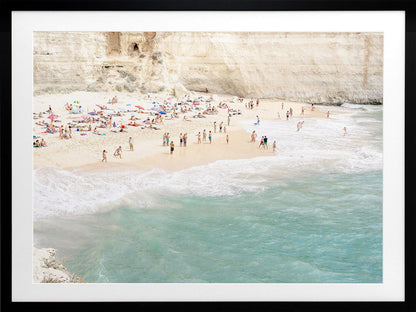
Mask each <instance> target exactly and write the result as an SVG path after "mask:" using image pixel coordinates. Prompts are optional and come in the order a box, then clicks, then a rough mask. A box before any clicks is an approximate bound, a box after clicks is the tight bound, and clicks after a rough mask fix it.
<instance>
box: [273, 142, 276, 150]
mask: <svg viewBox="0 0 416 312" xmlns="http://www.w3.org/2000/svg"><path fill="white" fill-rule="evenodd" d="M273 153H276V140H274V142H273Z"/></svg>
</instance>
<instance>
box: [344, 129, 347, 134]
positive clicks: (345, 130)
mask: <svg viewBox="0 0 416 312" xmlns="http://www.w3.org/2000/svg"><path fill="white" fill-rule="evenodd" d="M346 135H347V127H344V136H346Z"/></svg>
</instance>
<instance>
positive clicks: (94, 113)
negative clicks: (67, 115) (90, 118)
mask: <svg viewBox="0 0 416 312" xmlns="http://www.w3.org/2000/svg"><path fill="white" fill-rule="evenodd" d="M88 114H89V115H98V114H97V113H96V112H90V113H88Z"/></svg>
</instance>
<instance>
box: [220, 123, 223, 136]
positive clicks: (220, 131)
mask: <svg viewBox="0 0 416 312" xmlns="http://www.w3.org/2000/svg"><path fill="white" fill-rule="evenodd" d="M222 124H223V122H222V121H221V123H220V133H221V132H222Z"/></svg>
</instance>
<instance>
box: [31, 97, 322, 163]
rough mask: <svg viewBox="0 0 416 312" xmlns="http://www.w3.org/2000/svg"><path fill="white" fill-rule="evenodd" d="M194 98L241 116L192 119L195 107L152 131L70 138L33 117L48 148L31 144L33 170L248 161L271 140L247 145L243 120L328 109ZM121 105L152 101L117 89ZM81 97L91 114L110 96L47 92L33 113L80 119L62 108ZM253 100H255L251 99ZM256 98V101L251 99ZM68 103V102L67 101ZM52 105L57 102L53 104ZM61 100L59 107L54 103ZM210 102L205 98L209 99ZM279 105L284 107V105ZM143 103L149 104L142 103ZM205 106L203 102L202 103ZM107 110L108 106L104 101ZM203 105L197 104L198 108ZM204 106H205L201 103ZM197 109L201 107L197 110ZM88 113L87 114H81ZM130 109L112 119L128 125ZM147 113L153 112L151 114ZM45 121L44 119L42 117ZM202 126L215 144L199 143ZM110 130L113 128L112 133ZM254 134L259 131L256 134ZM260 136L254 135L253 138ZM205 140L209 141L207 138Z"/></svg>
mask: <svg viewBox="0 0 416 312" xmlns="http://www.w3.org/2000/svg"><path fill="white" fill-rule="evenodd" d="M192 94H193V97H203V98H208V97H211V98H214V99H215V100H214V101H213V102H211V103H212V105H213V106H218V103H219V102H223V103H226V104H227V105H228V107H230V108H231V109H232V110H233V111H237V110H240V111H241V115H238V114H235V115H232V117H231V122H230V126H228V125H227V115H228V113H227V109H224V108H218V114H216V115H206V116H205V118H192V117H191V116H192V115H194V114H196V113H197V112H198V110H194V111H192V112H190V113H184V114H180V113H179V118H175V119H172V120H164V122H163V124H160V125H157V126H158V127H160V130H151V129H147V128H142V127H131V126H127V131H126V132H125V133H120V132H115V131H114V130H112V129H113V128H107V129H99V130H100V131H102V132H104V133H105V134H106V135H105V136H102V135H95V134H94V133H93V132H92V131H85V132H82V133H83V136H81V135H80V134H81V132H76V131H73V132H72V138H71V139H60V138H59V134H58V133H54V134H52V135H51V134H46V133H42V132H41V131H39V130H40V129H41V127H40V126H38V125H36V121H37V120H33V131H34V132H33V134H34V135H36V136H37V137H40V138H44V139H45V140H46V142H47V144H48V147H46V148H36V149H35V148H34V151H33V154H34V155H33V156H34V157H33V168H34V169H36V168H39V167H42V166H52V167H56V168H60V169H64V170H75V169H81V170H97V169H99V170H101V169H106V168H107V169H111V168H117V169H119V168H126V169H131V168H137V169H142V170H150V169H152V168H160V169H164V170H169V171H177V170H182V169H186V168H190V167H193V166H199V165H205V164H208V163H212V162H214V161H217V160H226V159H250V158H254V157H258V156H273V155H274V153H273V152H272V144H273V142H269V150H268V151H264V150H261V149H258V148H257V144H258V142H259V141H258V140H256V143H250V142H249V140H250V133H248V132H247V131H246V130H245V129H244V127H243V125H242V122H247V121H249V122H255V121H256V118H257V116H259V118H260V120H278V119H279V118H278V116H279V114H280V119H281V120H284V119H285V114H286V110H288V109H289V108H292V109H293V118H305V119H306V118H310V117H322V118H324V117H326V113H325V112H323V111H321V110H320V109H319V108H318V107H316V109H315V110H314V111H311V105H310V104H307V103H297V102H288V101H282V100H278V99H273V100H270V99H260V104H259V107H256V105H255V104H254V108H253V109H248V108H246V107H245V105H246V103H247V102H248V101H249V100H250V99H244V100H243V102H240V101H238V102H233V101H232V99H234V100H235V98H236V97H233V96H231V95H217V94H209V93H208V94H205V93H199V94H196V93H195V92H192ZM116 95H117V96H118V97H119V103H118V104H115V105H114V107H119V106H122V105H125V104H126V103H131V104H130V105H131V106H133V107H134V106H135V105H141V106H143V107H145V108H146V109H149V108H150V106H151V104H149V103H150V102H151V101H152V100H150V101H147V102H149V103H146V100H145V99H143V98H140V99H137V98H134V97H133V96H131V95H128V94H123V93H119V94H116ZM74 98H76V99H79V100H80V104H82V107H83V109H86V111H89V112H92V111H93V110H95V109H96V108H97V107H96V105H97V103H98V104H102V103H103V102H105V99H106V98H108V94H105V93H93V92H76V93H72V94H66V95H61V94H53V95H52V94H49V95H47V96H35V97H34V112H35V113H38V112H39V111H45V110H46V109H47V108H48V106H49V105H51V106H52V109H53V112H54V114H57V115H58V116H59V117H58V118H59V120H61V122H60V123H57V125H58V126H60V125H61V124H62V125H66V124H67V123H68V122H70V121H71V120H74V119H76V118H80V117H79V115H69V114H68V113H67V112H66V111H65V109H64V107H63V106H64V104H65V102H70V100H69V99H74ZM154 100H155V101H162V95H157V96H155V99H154ZM253 100H254V99H253ZM254 101H255V100H254ZM71 102H72V101H71ZM52 103H55V104H52ZM56 103H61V105H56ZM207 103H208V102H207ZM282 103H284V104H283V105H284V108H283V109H282V106H281V105H282ZM146 105H147V106H146ZM206 105H207V104H206ZM108 106H109V107H108V108H109V109H111V108H112V105H108ZM202 106H203V105H202V104H201V106H200V107H201V108H202ZM204 106H205V105H204ZM302 107H304V108H305V113H304V116H301V109H302ZM199 111H201V110H199ZM84 114H86V113H84ZM128 115H129V113H125V114H124V116H122V117H115V118H114V119H115V120H116V122H117V124H119V123H120V124H121V123H127V122H128V121H127V120H126V119H127V118H128ZM184 115H187V118H188V120H190V121H185V120H184V119H183V116H184ZM141 116H143V117H142V118H140V119H144V118H147V116H148V115H147V114H140V117H141ZM149 116H151V115H149ZM43 119H46V115H45V117H44V118H43ZM214 122H216V124H217V131H216V133H214V129H213V124H214ZM221 122H223V123H224V126H225V127H227V133H219V129H218V128H219V124H220V123H221ZM204 129H206V132H207V133H208V131H209V130H211V131H212V132H213V143H212V144H209V143H206V142H202V144H197V133H198V132H201V134H202V131H203V130H204ZM112 131H114V132H112ZM165 132H169V133H170V137H171V141H174V143H175V150H174V153H173V155H170V154H169V147H167V146H163V145H162V136H163V133H165ZM180 133H187V134H188V146H187V147H180V144H179V134H180ZM226 134H228V135H229V144H227V143H226V141H225V137H226ZM258 135H260V134H259V133H258ZM129 137H132V138H133V142H134V151H133V152H131V151H129V144H128V141H129ZM257 139H258V138H257ZM207 142H208V139H207ZM118 146H121V147H122V159H116V158H114V156H113V152H114V150H115V149H116V148H117V147H118ZM104 149H105V150H106V151H107V163H102V162H101V160H102V151H103V150H104Z"/></svg>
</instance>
